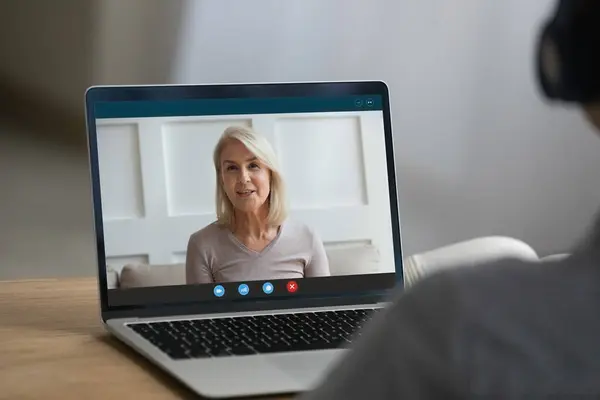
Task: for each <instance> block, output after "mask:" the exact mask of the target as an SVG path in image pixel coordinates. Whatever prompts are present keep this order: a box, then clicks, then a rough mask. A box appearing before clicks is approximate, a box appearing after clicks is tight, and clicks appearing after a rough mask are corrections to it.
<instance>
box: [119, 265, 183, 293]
mask: <svg viewBox="0 0 600 400" xmlns="http://www.w3.org/2000/svg"><path fill="white" fill-rule="evenodd" d="M119 285H120V287H121V288H134V287H146V286H170V285H185V265H184V264H166V265H146V264H127V265H125V266H124V267H123V269H122V270H121V276H120V277H119Z"/></svg>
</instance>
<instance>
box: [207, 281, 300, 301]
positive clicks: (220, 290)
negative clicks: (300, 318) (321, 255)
mask: <svg viewBox="0 0 600 400" xmlns="http://www.w3.org/2000/svg"><path fill="white" fill-rule="evenodd" d="M298 288H299V287H298V282H296V281H293V280H291V281H288V282H287V283H286V285H285V289H286V291H287V292H288V293H296V292H297V291H298ZM262 292H263V293H264V294H267V295H269V294H272V293H273V292H275V285H274V284H272V283H271V282H265V283H263V284H262ZM237 293H238V294H239V295H241V296H247V295H249V294H250V286H249V285H248V284H246V283H240V284H239V285H238V286H237ZM213 294H214V295H215V297H223V296H225V294H226V290H225V287H224V286H223V285H216V286H215V287H214V288H213Z"/></svg>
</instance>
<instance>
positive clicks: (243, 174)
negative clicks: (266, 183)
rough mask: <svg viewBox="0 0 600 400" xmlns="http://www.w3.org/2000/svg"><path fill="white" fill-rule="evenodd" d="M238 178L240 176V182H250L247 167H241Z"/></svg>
mask: <svg viewBox="0 0 600 400" xmlns="http://www.w3.org/2000/svg"><path fill="white" fill-rule="evenodd" d="M238 178H239V180H240V182H248V179H249V178H250V175H249V174H248V171H246V170H245V169H240V174H239V176H238Z"/></svg>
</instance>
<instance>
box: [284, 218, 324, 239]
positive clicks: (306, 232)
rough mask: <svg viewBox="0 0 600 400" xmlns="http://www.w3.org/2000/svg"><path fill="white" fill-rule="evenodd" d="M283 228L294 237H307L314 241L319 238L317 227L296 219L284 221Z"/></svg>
mask: <svg viewBox="0 0 600 400" xmlns="http://www.w3.org/2000/svg"><path fill="white" fill-rule="evenodd" d="M283 227H284V229H285V231H286V232H287V234H288V235H290V236H292V237H296V238H298V237H305V238H307V239H310V240H312V239H313V238H318V237H319V234H318V232H317V230H316V229H315V227H313V226H311V225H310V224H307V223H306V222H303V221H299V220H296V219H292V218H288V219H286V220H285V221H284V223H283Z"/></svg>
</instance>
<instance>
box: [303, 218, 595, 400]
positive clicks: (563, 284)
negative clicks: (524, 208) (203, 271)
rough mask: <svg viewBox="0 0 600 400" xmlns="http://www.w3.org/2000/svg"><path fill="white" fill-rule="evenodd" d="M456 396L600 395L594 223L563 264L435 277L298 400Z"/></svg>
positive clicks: (398, 303)
mask: <svg viewBox="0 0 600 400" xmlns="http://www.w3.org/2000/svg"><path fill="white" fill-rule="evenodd" d="M599 222H600V221H599ZM465 398H472V399H549V398H552V399H558V398H569V399H573V398H577V399H583V398H586V399H587V398H600V223H599V224H597V227H596V232H595V233H594V234H593V235H591V236H590V239H589V240H588V241H587V242H586V244H585V246H582V247H581V248H579V249H577V250H576V251H574V252H573V255H572V256H571V257H569V258H568V259H565V260H562V261H558V262H549V263H525V262H522V261H504V262H500V263H495V264H490V265H486V266H480V267H476V268H462V269H456V270H452V271H445V272H441V273H437V274H435V275H432V276H430V277H429V278H425V279H423V280H422V281H421V282H419V283H417V284H415V285H414V286H413V287H411V288H410V289H408V290H405V291H404V292H403V293H399V294H397V295H396V297H395V298H394V299H393V302H392V304H391V306H389V307H388V308H387V309H386V310H384V311H381V312H379V313H378V314H377V315H376V317H375V318H374V320H373V321H372V323H371V324H369V325H368V326H366V327H365V328H364V330H363V333H362V336H361V338H360V339H359V340H357V341H356V342H355V347H354V348H353V350H351V351H350V352H349V353H348V354H347V356H346V357H345V358H344V359H343V361H342V362H341V363H340V364H339V365H338V366H337V367H336V368H334V369H333V371H332V373H331V374H330V375H329V376H327V377H325V378H324V381H323V382H322V384H321V385H320V386H319V387H317V388H316V389H315V390H314V391H312V392H310V393H306V394H305V395H304V396H303V397H302V399H303V400H316V399H319V400H321V399H322V400H325V399H326V400H338V399H339V400H342V399H343V400H352V399H411V400H412V399H444V400H449V399H465Z"/></svg>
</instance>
